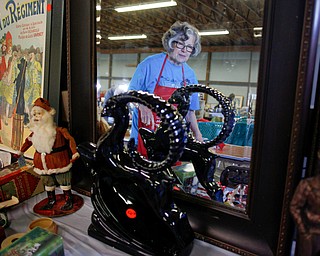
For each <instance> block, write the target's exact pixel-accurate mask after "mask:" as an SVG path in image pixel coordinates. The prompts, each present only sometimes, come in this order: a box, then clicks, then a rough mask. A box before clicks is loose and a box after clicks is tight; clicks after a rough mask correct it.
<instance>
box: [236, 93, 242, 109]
mask: <svg viewBox="0 0 320 256" xmlns="http://www.w3.org/2000/svg"><path fill="white" fill-rule="evenodd" d="M243 98H244V97H243V96H240V95H236V96H235V97H234V102H235V108H236V109H239V108H242V104H243Z"/></svg>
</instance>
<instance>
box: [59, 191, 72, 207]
mask: <svg viewBox="0 0 320 256" xmlns="http://www.w3.org/2000/svg"><path fill="white" fill-rule="evenodd" d="M63 194H64V199H65V200H66V203H65V204H64V205H63V206H62V207H61V210H62V211H69V210H71V209H72V208H73V196H72V193H71V189H69V190H63Z"/></svg>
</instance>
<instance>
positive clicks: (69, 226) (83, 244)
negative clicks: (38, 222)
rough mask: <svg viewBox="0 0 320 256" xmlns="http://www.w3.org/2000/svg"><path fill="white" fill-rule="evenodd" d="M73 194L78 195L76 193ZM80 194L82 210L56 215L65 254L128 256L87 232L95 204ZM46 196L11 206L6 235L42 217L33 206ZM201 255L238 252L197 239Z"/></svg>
mask: <svg viewBox="0 0 320 256" xmlns="http://www.w3.org/2000/svg"><path fill="white" fill-rule="evenodd" d="M56 193H57V194H59V193H62V191H61V190H60V191H59V190H57V191H56ZM73 193H75V194H77V192H73ZM80 196H82V197H83V199H84V205H83V207H82V208H81V209H80V210H79V211H77V212H75V213H73V214H70V215H67V216H63V217H56V218H53V220H54V221H55V222H56V224H57V225H58V235H60V236H62V238H63V246H64V252H65V255H66V256H89V255H90V256H98V255H107V256H113V255H115V256H116V255H128V254H126V253H124V252H122V251H120V250H118V249H116V248H113V247H111V246H109V245H107V244H104V243H102V242H100V241H99V240H97V239H95V238H93V237H91V236H89V235H88V233H87V232H88V227H89V225H90V224H91V214H92V211H93V207H92V204H91V199H90V197H87V196H84V195H80ZM45 197H46V193H45V192H43V193H41V194H39V195H36V196H34V197H32V198H30V199H29V200H27V201H24V202H22V203H20V204H19V205H16V206H14V207H12V208H11V209H9V211H8V212H7V214H8V219H9V221H10V222H11V224H10V226H9V227H8V228H6V230H5V231H6V235H7V237H8V236H10V235H12V234H15V233H22V232H26V230H27V227H28V225H29V223H30V222H31V221H33V220H35V219H37V218H40V217H43V216H39V215H38V214H36V213H34V212H33V206H34V205H35V204H37V203H38V202H40V201H41V200H42V199H44V198H45ZM199 255H201V256H205V255H215V256H227V255H228V256H230V255H236V254H233V253H231V252H228V251H225V250H222V249H221V248H218V247H215V246H213V245H211V244H208V243H205V242H203V241H200V240H197V239H196V240H195V242H194V247H193V250H192V253H191V256H199Z"/></svg>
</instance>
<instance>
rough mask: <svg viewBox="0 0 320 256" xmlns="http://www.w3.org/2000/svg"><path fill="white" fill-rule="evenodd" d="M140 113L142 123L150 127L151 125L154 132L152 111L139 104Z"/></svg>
mask: <svg viewBox="0 0 320 256" xmlns="http://www.w3.org/2000/svg"><path fill="white" fill-rule="evenodd" d="M139 111H140V118H141V122H142V123H144V124H145V125H147V126H149V125H151V129H152V130H154V128H155V127H154V117H153V114H152V111H151V109H149V108H148V107H146V106H144V105H142V104H139Z"/></svg>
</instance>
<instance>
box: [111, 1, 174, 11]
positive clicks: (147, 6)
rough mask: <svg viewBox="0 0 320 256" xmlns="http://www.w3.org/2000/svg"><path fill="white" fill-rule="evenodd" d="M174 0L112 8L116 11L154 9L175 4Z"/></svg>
mask: <svg viewBox="0 0 320 256" xmlns="http://www.w3.org/2000/svg"><path fill="white" fill-rule="evenodd" d="M176 5H177V2H176V1H164V2H154V3H143V4H137V5H130V6H123V7H116V8H114V9H115V10H116V11H117V12H132V11H140V10H147V9H155V8H162V7H169V6H176Z"/></svg>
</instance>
